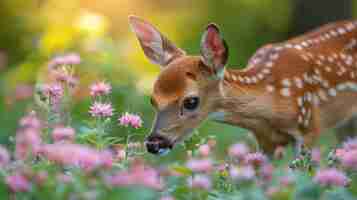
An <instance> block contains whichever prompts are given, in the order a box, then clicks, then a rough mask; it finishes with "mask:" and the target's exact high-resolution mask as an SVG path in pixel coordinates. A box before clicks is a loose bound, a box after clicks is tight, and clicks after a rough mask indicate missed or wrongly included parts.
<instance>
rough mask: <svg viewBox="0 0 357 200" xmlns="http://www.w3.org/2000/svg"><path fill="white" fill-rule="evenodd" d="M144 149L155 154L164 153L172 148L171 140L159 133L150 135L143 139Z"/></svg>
mask: <svg viewBox="0 0 357 200" xmlns="http://www.w3.org/2000/svg"><path fill="white" fill-rule="evenodd" d="M145 146H146V149H147V151H148V152H149V153H152V154H155V155H165V154H167V153H169V152H170V150H171V149H172V148H173V144H172V142H171V141H170V140H169V139H167V138H166V137H164V136H161V135H151V136H149V137H148V138H147V139H146V141H145Z"/></svg>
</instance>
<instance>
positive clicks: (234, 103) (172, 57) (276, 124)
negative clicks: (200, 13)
mask: <svg viewBox="0 0 357 200" xmlns="http://www.w3.org/2000/svg"><path fill="white" fill-rule="evenodd" d="M129 21H130V25H131V27H132V29H133V31H134V32H135V34H136V36H137V38H138V40H139V42H140V45H141V47H142V49H143V51H144V53H145V55H146V56H147V57H148V58H149V59H150V61H151V62H153V63H155V64H158V65H159V66H160V67H161V69H162V71H161V73H160V74H159V76H158V78H157V80H156V82H155V84H154V88H153V94H152V97H151V103H152V105H153V106H154V107H155V109H156V111H157V113H156V118H155V121H154V124H153V127H152V130H151V134H150V135H149V136H148V137H147V139H146V147H147V150H148V151H149V152H150V153H153V154H162V153H165V152H167V151H168V150H169V149H171V148H173V146H174V145H175V144H176V143H178V142H180V141H182V140H183V138H185V137H186V136H189V134H190V132H191V131H192V130H193V129H194V128H196V127H197V126H199V124H200V123H201V122H202V121H204V120H206V119H213V120H215V121H218V122H223V123H228V124H231V125H236V126H240V127H243V128H246V129H248V130H250V131H251V132H252V133H253V134H254V135H255V137H256V139H257V141H258V144H259V145H260V147H261V148H262V149H263V150H264V151H265V152H267V153H272V152H274V150H275V148H277V147H278V146H284V145H287V144H288V143H290V142H294V141H295V142H297V143H298V144H304V145H307V146H311V145H313V143H314V141H316V140H317V138H318V136H319V134H320V133H321V132H323V131H324V130H326V129H328V128H331V127H334V126H336V124H338V123H340V122H342V121H344V120H346V119H348V118H350V117H351V116H352V115H353V114H354V113H355V112H356V109H357V58H356V56H357V21H356V22H354V21H341V22H336V23H331V24H328V25H325V26H323V27H321V28H319V29H317V30H315V31H312V32H309V33H307V34H304V35H302V36H300V37H297V38H293V39H291V40H288V41H286V42H282V43H276V44H268V45H265V46H263V47H262V48H260V49H259V50H258V51H257V52H256V53H255V55H254V56H253V57H252V58H251V59H250V60H249V62H248V66H247V67H246V68H245V69H242V70H230V69H226V67H225V66H226V63H227V59H228V47H227V44H226V42H225V41H224V39H223V38H222V36H221V34H220V32H219V29H218V27H217V26H216V25H215V24H209V25H208V26H207V28H206V30H205V32H204V33H203V36H202V39H201V52H200V54H201V55H199V56H189V55H186V53H185V51H183V50H182V49H179V48H178V47H176V46H175V45H174V44H173V43H172V42H171V41H169V40H168V39H167V38H166V37H165V36H164V35H162V34H161V33H160V32H159V31H158V30H157V29H156V28H155V27H154V26H152V25H151V24H149V23H148V22H146V21H144V20H142V19H140V18H138V17H135V16H130V17H129Z"/></svg>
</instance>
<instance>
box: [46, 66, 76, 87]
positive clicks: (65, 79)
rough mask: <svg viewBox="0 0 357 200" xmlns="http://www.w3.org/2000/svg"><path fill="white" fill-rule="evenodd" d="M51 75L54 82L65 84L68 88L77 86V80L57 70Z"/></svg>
mask: <svg viewBox="0 0 357 200" xmlns="http://www.w3.org/2000/svg"><path fill="white" fill-rule="evenodd" d="M52 74H53V76H54V77H55V79H56V81H58V82H61V83H66V84H67V85H68V86H69V87H70V88H74V87H75V86H76V85H78V78H77V77H74V76H73V75H70V74H68V72H65V71H63V70H57V71H52Z"/></svg>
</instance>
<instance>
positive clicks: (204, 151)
mask: <svg viewBox="0 0 357 200" xmlns="http://www.w3.org/2000/svg"><path fill="white" fill-rule="evenodd" d="M198 152H199V154H200V155H201V156H203V157H207V156H209V154H210V153H211V147H210V146H209V145H208V144H203V145H200V147H199V148H198Z"/></svg>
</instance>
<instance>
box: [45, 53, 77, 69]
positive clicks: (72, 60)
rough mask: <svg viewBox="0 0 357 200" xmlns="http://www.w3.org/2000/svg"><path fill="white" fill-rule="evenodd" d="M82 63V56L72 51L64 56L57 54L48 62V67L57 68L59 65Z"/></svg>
mask: <svg viewBox="0 0 357 200" xmlns="http://www.w3.org/2000/svg"><path fill="white" fill-rule="evenodd" d="M80 63H81V57H80V56H79V55H78V54H75V53H70V54H67V55H63V56H57V57H55V58H53V59H52V60H51V61H50V62H49V63H48V68H50V69H55V68H56V67H58V66H62V65H78V64H80Z"/></svg>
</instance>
